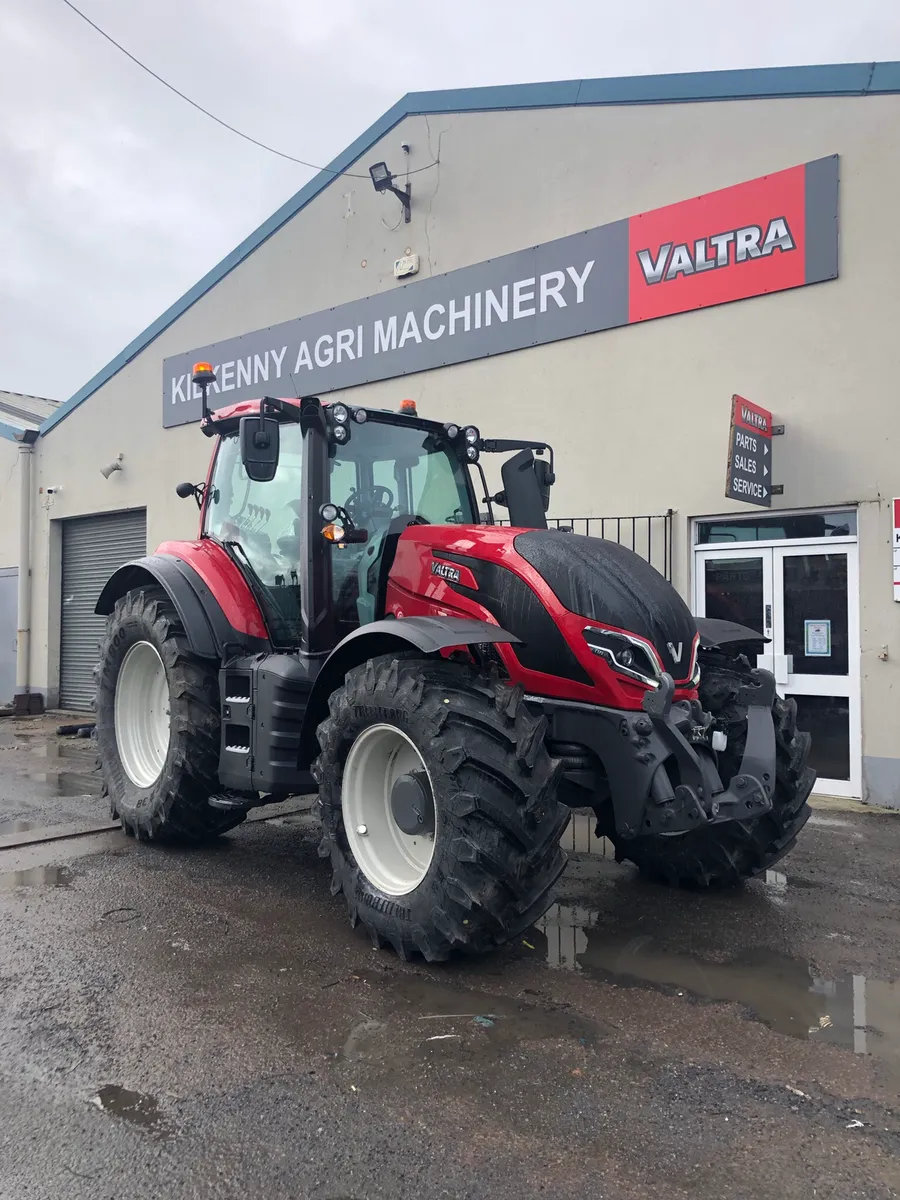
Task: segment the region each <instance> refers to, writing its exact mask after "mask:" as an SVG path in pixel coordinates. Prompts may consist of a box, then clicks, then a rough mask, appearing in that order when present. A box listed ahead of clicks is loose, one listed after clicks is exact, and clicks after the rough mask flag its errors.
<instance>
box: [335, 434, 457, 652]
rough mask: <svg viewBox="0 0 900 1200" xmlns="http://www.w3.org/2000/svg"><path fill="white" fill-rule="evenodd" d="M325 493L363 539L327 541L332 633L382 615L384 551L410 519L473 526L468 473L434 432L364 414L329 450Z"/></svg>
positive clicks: (339, 635) (384, 581)
mask: <svg viewBox="0 0 900 1200" xmlns="http://www.w3.org/2000/svg"><path fill="white" fill-rule="evenodd" d="M332 454H333V457H332V458H331V461H330V472H329V475H330V495H329V499H330V500H331V502H332V503H333V504H338V505H340V506H341V507H342V508H343V509H344V510H345V511H346V513H347V515H348V516H349V517H350V519H351V521H352V522H353V524H354V525H355V526H357V527H358V528H362V529H365V530H366V533H367V534H368V538H367V540H366V542H365V543H363V544H362V545H360V544H349V545H345V546H343V547H340V546H332V550H331V556H332V601H333V605H334V612H335V620H336V623H337V635H338V637H343V636H344V635H345V634H347V633H349V632H350V631H351V630H352V629H354V628H356V626H357V625H365V624H367V623H368V622H369V621H374V620H375V619H376V618H377V617H379V616H381V615H382V611H383V605H384V590H385V586H386V582H387V580H386V575H387V571H386V570H385V569H384V567H385V566H386V564H385V562H384V558H385V552H386V551H388V550H392V548H393V547H392V543H393V542H394V540H395V538H396V536H398V535H399V534H400V533H402V531H403V530H404V529H405V528H406V527H407V525H410V524H412V523H413V522H418V523H420V524H427V525H469V524H475V523H476V522H477V520H478V515H477V513H476V511H475V507H474V504H473V498H472V491H471V488H470V486H469V479H468V472H467V470H466V468H465V466H464V465H463V463H462V462H461V461H460V460H459V458H458V457H457V455H456V454H455V453H454V452H453V451H452V450H450V449H449V447H447V445H446V443H445V442H444V441H443V439H441V438H439V436H438V435H436V434H435V433H434V432H431V431H428V430H425V429H420V428H416V426H415V425H413V424H406V423H403V424H396V425H394V424H388V423H386V422H381V421H379V420H378V419H377V417H374V416H373V417H370V419H369V420H368V421H367V422H366V423H365V424H364V425H356V424H354V425H353V426H352V428H351V436H350V440H349V442H347V443H346V444H344V445H336V446H334V447H333V449H332Z"/></svg>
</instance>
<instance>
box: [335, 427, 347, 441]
mask: <svg viewBox="0 0 900 1200" xmlns="http://www.w3.org/2000/svg"><path fill="white" fill-rule="evenodd" d="M331 436H332V437H333V438H334V440H335V441H336V442H346V441H347V440H348V438H349V437H350V430H349V429H348V428H347V426H346V425H335V426H333V427H332V430H331Z"/></svg>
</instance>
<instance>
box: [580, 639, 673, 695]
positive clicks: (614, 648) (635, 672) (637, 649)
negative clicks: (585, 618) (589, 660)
mask: <svg viewBox="0 0 900 1200" xmlns="http://www.w3.org/2000/svg"><path fill="white" fill-rule="evenodd" d="M583 636H584V640H585V641H586V642H587V644H588V646H589V647H590V650H591V653H593V654H596V655H597V656H598V657H599V658H604V659H606V661H607V662H608V663H609V665H610V666H611V667H612V669H613V670H614V671H618V673H619V674H620V675H627V676H628V678H629V679H637V680H639V681H640V682H641V683H643V684H646V685H647V686H648V687H654V688H655V687H659V679H660V674H661V670H660V665H659V663H658V661H657V659H656V655H655V654H654V653H653V651H652V650H651V648H650V647H649V646H648V645H647V644H646V643H645V642H642V641H640V640H639V639H638V638H633V637H631V636H629V635H628V634H626V633H613V632H612V631H611V630H609V629H595V628H594V627H593V626H592V625H588V626H587V627H586V628H585V629H584V631H583Z"/></svg>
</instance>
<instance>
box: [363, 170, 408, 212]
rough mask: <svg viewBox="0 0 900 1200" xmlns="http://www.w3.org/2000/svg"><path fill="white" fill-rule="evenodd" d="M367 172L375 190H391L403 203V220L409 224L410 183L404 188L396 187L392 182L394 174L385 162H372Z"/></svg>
mask: <svg viewBox="0 0 900 1200" xmlns="http://www.w3.org/2000/svg"><path fill="white" fill-rule="evenodd" d="M369 174H370V175H371V177H372V186H373V187H374V188H375V191H376V192H393V193H394V195H395V196H396V197H397V199H398V200H399V201H400V203H401V204H402V205H403V220H404V221H405V222H406V224H407V225H408V224H409V219H410V217H409V197H410V192H411V187H410V184H409V183H407V185H406V187H405V188H398V187H397V186H396V184H395V183H394V176H393V175H392V174H391V172H390V169H389V168H388V165H387V163H386V162H377V163H373V164H372V166H371V167H369Z"/></svg>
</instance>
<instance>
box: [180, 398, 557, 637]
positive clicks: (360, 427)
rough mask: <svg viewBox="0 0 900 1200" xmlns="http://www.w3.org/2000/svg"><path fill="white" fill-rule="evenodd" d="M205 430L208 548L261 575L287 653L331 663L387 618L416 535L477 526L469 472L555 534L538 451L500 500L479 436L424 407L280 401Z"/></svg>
mask: <svg viewBox="0 0 900 1200" xmlns="http://www.w3.org/2000/svg"><path fill="white" fill-rule="evenodd" d="M204 430H205V431H206V432H210V433H217V434H219V442H218V446H217V450H216V453H215V456H214V460H213V465H212V472H211V475H210V479H209V482H208V484H207V485H206V488H205V489H204V494H203V497H202V505H201V507H202V511H203V519H202V529H201V536H202V537H206V538H211V539H214V540H215V541H216V542H218V543H219V544H221V545H222V546H223V547H224V548H225V549H226V550H227V551H228V553H229V554H230V555H231V556H232V557H233V558H234V559H235V560H236V563H237V565H238V566H239V568H240V569H241V571H242V572H243V573H244V574H245V575H249V577H250V579H251V581H252V586H253V589H254V591H255V593H256V595H257V599H258V601H259V604H260V606H261V608H262V611H263V615H264V617H265V621H266V624H267V626H268V627H269V630H270V633H271V637H272V641H273V643H274V644H275V645H278V646H282V647H285V648H287V647H300V648H303V649H306V650H308V651H311V652H313V653H315V652H321V651H323V650H328V649H331V647H333V646H334V645H336V644H337V643H338V642H339V641H340V640H341V639H342V638H344V637H346V636H347V635H348V634H349V633H352V632H353V631H354V630H355V629H357V628H358V627H359V626H361V625H366V624H369V623H370V622H372V621H375V620H376V619H378V617H379V616H382V615H383V614H384V609H385V593H386V588H387V581H388V574H389V572H390V568H391V565H392V562H393V559H394V555H395V553H396V548H397V543H398V541H399V538H400V536H401V535H402V533H403V531H404V530H405V529H407V528H409V526H411V525H440V526H447V525H450V526H461V525H476V524H478V521H479V509H478V503H477V500H476V493H475V490H474V488H473V481H472V479H471V477H470V472H469V468H470V467H474V468H475V469H476V470H477V471H478V475H479V477H480V478H479V482H480V483H481V484H482V487H483V490H484V493H485V501H486V503H487V504H488V505H491V503H492V501H493V502H494V503H498V502H499V503H501V504H504V503H505V504H507V505H509V498H508V495H507V493H511V494H512V497H513V500H512V509H511V510H510V515H511V518H514V517H515V515H516V514H517V513H520V519H523V520H527V523H528V524H529V526H531V525H533V524H534V523H535V522H536V521H538V522H542V523H543V524H546V521H545V520H544V515H543V514H544V500H543V499H542V496H541V482H540V480H539V477H538V475H536V474H535V472H534V470H533V469H530V468H531V466H532V464H534V463H535V459H534V457H533V455H532V453H531V451H530V450H529V449H526V450H523V451H521V452H520V454H519V455H518V457H519V458H522V459H523V461H524V465H525V467H526V471H525V472H524V473H523V471H522V470H521V469H519V470H518V471H517V473H516V478H515V479H514V480H513V481H512V485H511V487H507V489H506V492H504V493H501V494H499V495H497V496H495V497H488V496H487V495H486V491H487V487H486V483H485V480H484V475H483V473H482V472H481V468H480V463H479V459H480V455H481V451H482V449H483V448H485V443H484V441H483V440H482V438H481V434H480V432H479V430H478V429H477V428H476V427H475V426H459V425H456V424H453V423H446V424H440V423H439V422H435V421H427V420H424V419H422V418H420V417H419V416H418V414H417V412H416V409H415V404H414V402H413V401H411V400H407V401H404V402H403V405H402V407H401V409H400V411H399V412H390V411H387V410H380V409H365V408H357V407H351V406H350V405H346V404H342V403H336V404H322V403H320V402H319V400H318V399H316V398H309V399H305V400H302V401H295V400H276V399H269V398H267V399H263V400H260V401H254V402H249V403H247V402H245V403H243V404H239V405H235V406H234V407H233V408H227V409H222V410H219V412H217V413H216V414H215V415H214V416H212V417H210V418H207V419H206V421H205V422H204ZM487 445H488V448H493V444H492V443H488V444H487ZM501 445H502V448H503V449H508V448H511V449H517V448H519V447H520V446H522V443H519V442H516V443H507V442H504V443H502V444H501ZM537 448H538V449H539V450H540V449H541V448H542V447H540V446H539V447H537ZM517 465H518V466H519V467H520V468H521V465H522V464H517ZM540 465H541V466H543V465H544V464H540ZM529 469H530V477H529V473H528V471H529ZM541 478H543V476H541ZM518 497H523V498H524V504H523V503H521V502H519V503H517V498H518ZM526 508H527V512H526V511H523V510H524V509H526ZM490 515H491V518H492V517H493V510H492V508H491V514H490Z"/></svg>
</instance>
